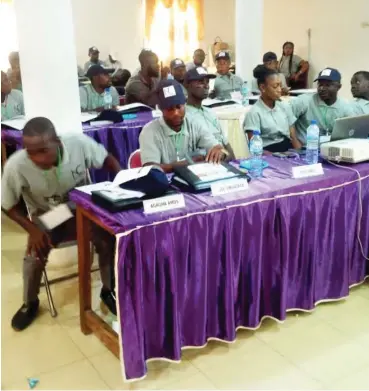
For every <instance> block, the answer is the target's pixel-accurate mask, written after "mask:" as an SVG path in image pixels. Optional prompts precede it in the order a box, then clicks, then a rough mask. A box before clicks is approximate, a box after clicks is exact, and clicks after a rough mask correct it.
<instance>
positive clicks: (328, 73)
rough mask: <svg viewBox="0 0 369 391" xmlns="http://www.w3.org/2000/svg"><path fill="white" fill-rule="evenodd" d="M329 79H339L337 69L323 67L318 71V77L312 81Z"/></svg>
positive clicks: (339, 75)
mask: <svg viewBox="0 0 369 391" xmlns="http://www.w3.org/2000/svg"><path fill="white" fill-rule="evenodd" d="M319 80H329V81H338V82H340V81H341V74H340V73H339V72H338V70H337V69H334V68H325V69H323V70H322V71H320V72H319V75H318V77H317V78H316V79H315V80H314V81H319Z"/></svg>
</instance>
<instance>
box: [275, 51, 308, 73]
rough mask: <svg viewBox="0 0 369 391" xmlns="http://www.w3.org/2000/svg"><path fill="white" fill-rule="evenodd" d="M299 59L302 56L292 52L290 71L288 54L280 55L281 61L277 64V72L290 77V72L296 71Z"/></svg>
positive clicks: (300, 59) (299, 62)
mask: <svg viewBox="0 0 369 391" xmlns="http://www.w3.org/2000/svg"><path fill="white" fill-rule="evenodd" d="M301 61H302V58H301V57H299V56H297V55H296V54H294V55H293V57H292V64H291V72H290V56H282V58H281V62H280V64H279V72H281V73H283V74H284V75H285V76H286V77H290V76H291V75H292V74H294V73H296V72H297V71H298V69H299V66H300V64H301Z"/></svg>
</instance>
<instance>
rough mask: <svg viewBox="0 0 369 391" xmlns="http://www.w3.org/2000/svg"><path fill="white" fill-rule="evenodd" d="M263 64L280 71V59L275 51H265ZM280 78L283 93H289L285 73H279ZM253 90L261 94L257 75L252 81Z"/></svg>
mask: <svg viewBox="0 0 369 391" xmlns="http://www.w3.org/2000/svg"><path fill="white" fill-rule="evenodd" d="M263 64H264V66H265V67H266V68H269V69H272V70H274V71H277V72H278V60H277V55H276V54H275V53H273V52H268V53H265V54H264V56H263ZM278 76H279V80H280V81H281V85H282V95H287V94H288V91H289V89H288V86H287V82H286V77H285V76H284V74H283V73H280V72H279V73H278ZM252 92H257V93H259V94H260V90H259V86H258V81H257V79H256V77H255V76H254V80H253V81H252Z"/></svg>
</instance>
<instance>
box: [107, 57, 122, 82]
mask: <svg viewBox="0 0 369 391" xmlns="http://www.w3.org/2000/svg"><path fill="white" fill-rule="evenodd" d="M105 67H106V68H108V69H114V71H113V73H112V74H111V77H114V76H115V75H116V74H117V72H118V71H121V70H123V67H122V63H121V62H120V61H118V60H116V59H115V58H114V57H113V56H112V55H111V54H109V56H108V59H107V61H105Z"/></svg>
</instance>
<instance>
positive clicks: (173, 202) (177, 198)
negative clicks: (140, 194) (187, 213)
mask: <svg viewBox="0 0 369 391" xmlns="http://www.w3.org/2000/svg"><path fill="white" fill-rule="evenodd" d="M185 206H186V204H185V199H184V197H183V194H180V193H178V194H174V195H169V196H165V197H159V198H154V199H152V200H145V201H144V202H143V207H144V212H145V213H147V214H149V213H157V212H165V211H168V210H172V209H179V208H184V207H185Z"/></svg>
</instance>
